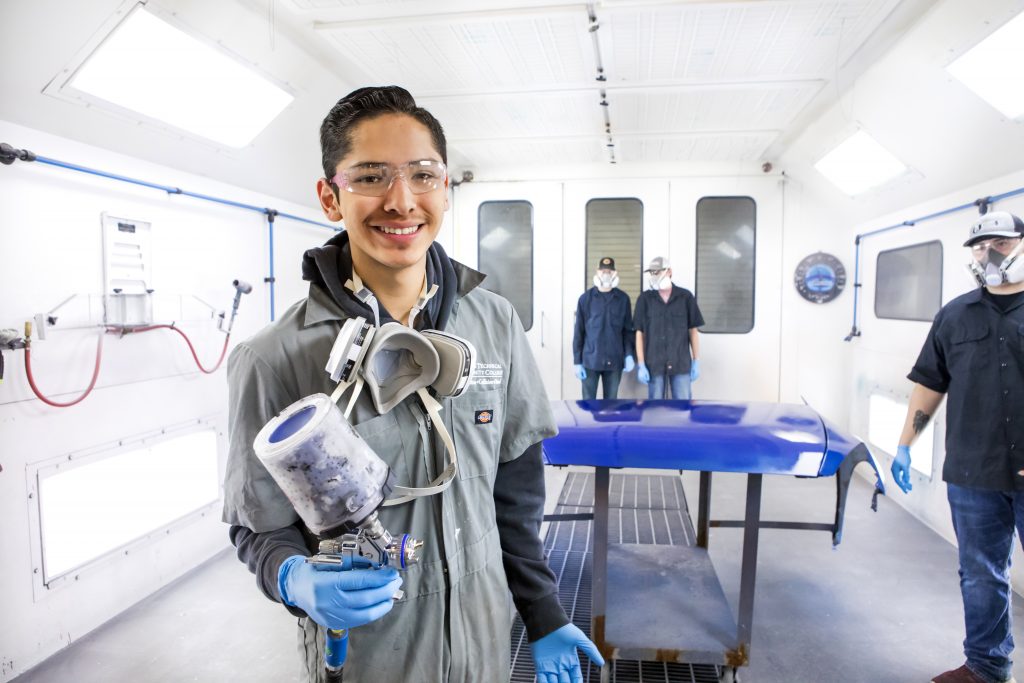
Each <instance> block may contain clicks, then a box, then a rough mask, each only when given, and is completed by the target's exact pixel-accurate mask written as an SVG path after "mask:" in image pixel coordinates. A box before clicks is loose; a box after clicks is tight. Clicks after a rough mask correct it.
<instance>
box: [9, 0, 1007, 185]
mask: <svg viewBox="0 0 1024 683" xmlns="http://www.w3.org/2000/svg"><path fill="white" fill-rule="evenodd" d="M993 1H997V2H998V1H999V0H993ZM1007 1H1009V2H1012V1H1013V0H1007ZM148 4H149V6H150V7H151V8H153V9H154V10H156V11H159V12H162V13H164V14H166V15H168V16H171V17H173V19H174V21H176V22H177V23H179V24H180V25H182V26H184V27H187V28H188V29H189V30H190V31H192V32H193V33H195V34H197V35H200V36H203V37H205V38H207V39H209V40H212V41H216V42H218V43H219V44H221V45H222V46H223V47H224V48H225V49H227V50H229V51H231V52H232V53H234V54H236V55H237V56H238V57H239V58H241V59H242V60H244V61H247V62H249V63H250V64H253V65H254V66H255V68H257V69H259V70H261V71H263V72H265V73H267V74H268V75H270V76H271V77H272V78H274V79H276V80H277V81H279V82H283V83H287V84H288V87H290V88H291V89H292V90H293V91H294V92H295V93H296V100H295V102H293V103H292V105H291V106H289V107H288V108H287V109H286V110H285V112H284V113H282V114H281V115H280V116H279V117H278V118H277V119H276V120H275V121H274V122H273V123H272V124H271V125H270V126H269V127H268V128H267V130H266V131H264V132H263V133H262V134H261V135H260V136H258V137H257V138H256V140H255V141H254V142H253V143H252V145H250V146H249V147H247V148H244V149H242V150H227V149H220V148H217V147H216V146H214V145H212V144H210V143H206V142H201V141H197V140H194V139H192V138H190V137H189V136H187V135H182V134H180V133H179V132H177V131H168V130H163V129H158V128H156V127H154V126H151V125H148V124H146V125H137V126H125V125H124V121H123V119H120V118H117V117H115V116H113V115H111V114H109V113H105V112H102V111H98V110H97V109H96V108H86V107H84V106H83V105H81V104H77V103H73V102H69V101H65V100H63V99H59V98H55V97H52V96H49V95H45V94H43V93H42V91H43V89H44V88H45V87H46V86H47V84H48V83H50V82H51V81H53V80H54V79H62V78H66V73H65V71H64V70H65V69H67V68H68V67H69V65H73V64H74V63H75V60H76V57H79V56H80V55H81V54H82V53H83V52H84V51H87V50H88V49H89V48H90V46H92V45H94V44H96V43H97V42H98V41H99V40H101V39H102V38H103V36H105V35H106V34H107V33H108V32H109V31H110V30H112V28H113V27H114V26H116V23H117V21H118V19H119V18H120V17H122V16H123V13H124V12H126V11H127V10H129V9H130V8H131V7H132V6H133V3H132V2H130V1H126V0H88V1H84V0H83V1H82V2H68V1H67V0H5V1H4V2H0V25H3V26H5V36H6V37H5V41H3V42H2V43H0V64H2V66H0V87H2V92H3V97H2V98H0V119H5V120H9V121H13V122H15V123H19V124H21V125H25V126H29V127H34V128H39V129H42V130H45V131H47V132H52V133H56V134H58V135H63V136H66V137H70V138H74V139H77V140H81V141H84V142H88V143H90V144H95V145H99V146H102V147H107V148H110V149H114V150H115V151H122V152H125V153H128V154H132V155H133V156H139V157H142V158H145V159H148V160H151V161H155V162H158V163H163V164H166V165H170V166H174V167H176V168H181V169H183V170H186V171H190V172H195V173H202V174H206V175H209V176H211V177H215V178H218V179H220V180H225V181H228V182H232V183H235V184H238V185H242V186H245V187H249V188H252V189H255V190H259V191H261V192H266V193H268V194H271V195H276V196H280V197H283V198H286V199H290V200H293V201H296V202H300V203H303V204H312V203H313V201H314V198H313V192H312V189H311V188H312V186H313V183H314V181H315V179H316V177H317V176H318V175H319V174H320V172H321V171H320V168H319V149H318V141H317V132H318V128H319V124H320V121H321V119H322V117H323V115H324V114H325V113H326V112H327V111H328V109H329V108H330V106H331V104H333V102H334V101H336V100H337V99H338V98H339V97H340V96H342V95H344V94H345V93H346V92H348V91H349V90H351V89H353V88H355V87H359V86H362V85H367V84H374V83H380V84H383V83H397V84H400V85H402V86H404V87H406V88H408V89H409V90H410V91H411V92H412V93H413V94H414V95H415V96H416V98H417V100H418V101H419V102H420V103H421V104H422V105H423V106H425V107H427V108H428V109H430V110H431V111H432V112H433V113H434V114H435V115H436V116H437V117H438V118H439V119H440V121H441V122H442V124H443V125H444V127H445V130H446V133H447V135H448V139H449V157H450V162H451V163H450V165H451V166H452V167H453V170H454V171H455V173H456V176H457V175H458V173H459V172H460V171H461V170H466V169H470V170H474V171H475V172H476V173H477V175H478V177H501V174H502V172H503V169H510V168H513V167H515V168H529V167H530V166H531V165H532V166H538V165H542V166H547V165H555V164H557V165H559V166H560V167H567V168H577V169H580V171H579V173H580V175H581V176H583V175H585V174H587V173H588V171H586V170H585V169H596V168H598V167H602V168H603V167H607V166H609V165H610V164H611V162H612V161H614V162H616V166H617V168H618V170H617V172H620V173H629V172H632V171H630V170H629V169H634V170H635V169H642V168H644V167H646V166H649V165H651V164H662V165H665V164H679V165H680V166H682V165H686V166H687V168H693V167H694V165H699V164H702V163H708V164H712V163H720V162H726V163H731V164H734V165H737V167H743V168H747V165H749V169H750V171H751V172H753V171H754V170H755V169H757V168H759V167H760V165H761V162H762V161H764V160H777V159H778V158H779V157H780V156H782V154H783V153H785V152H786V151H787V149H788V146H789V144H790V142H792V141H793V140H795V139H797V138H798V137H799V136H800V135H801V134H802V133H803V132H804V131H805V130H806V129H807V127H808V126H809V125H810V124H811V123H813V122H814V121H815V120H817V119H818V118H819V117H820V116H821V115H822V114H823V112H825V111H827V109H828V107H830V106H831V105H833V104H834V103H835V102H836V101H837V99H838V98H840V97H841V96H842V94H843V93H845V92H847V91H848V90H849V88H850V87H851V84H853V83H854V82H855V81H856V79H857V77H858V76H859V75H861V74H862V73H863V72H864V71H865V70H867V69H868V68H870V67H871V65H872V64H875V63H876V62H877V61H878V60H879V59H881V58H882V57H883V56H884V55H885V54H886V52H887V51H889V50H890V49H891V48H892V47H893V46H894V45H896V44H897V42H898V40H899V39H900V38H901V36H903V34H904V33H905V32H906V30H907V29H908V27H910V26H912V25H914V24H915V23H916V22H918V21H919V20H920V19H921V17H922V16H924V15H925V14H926V12H928V10H930V9H931V8H932V7H933V6H934V5H936V4H937V3H936V1H935V0H728V1H726V0H700V1H697V0H603V1H602V0H595V1H594V2H590V3H583V2H577V3H573V2H564V3H559V4H555V3H545V2H538V1H537V0H472V1H471V0H433V1H431V2H426V1H422V0H218V1H217V2H203V1H202V0H150V2H149V3H148ZM5 142H9V143H10V144H13V145H15V146H16V147H17V146H19V144H18V141H16V140H6V141H5ZM34 151H36V152H37V153H40V154H45V153H46V151H45V150H34ZM69 161H75V162H78V163H83V162H86V161H87V160H69Z"/></svg>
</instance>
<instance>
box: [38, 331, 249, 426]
mask: <svg viewBox="0 0 1024 683" xmlns="http://www.w3.org/2000/svg"><path fill="white" fill-rule="evenodd" d="M160 329H168V330H174V331H175V332H177V333H178V334H180V335H181V336H182V338H183V339H184V340H185V343H186V344H188V350H189V351H191V352H192V358H193V359H194V360H195V362H196V366H197V367H198V368H199V370H200V371H201V372H204V373H206V374H207V375H210V374H213V373H214V372H216V371H217V368H219V367H220V364H221V363H223V362H224V356H225V355H227V352H228V340H229V339H231V335H230V334H228V335H225V337H224V347H223V348H222V349H221V350H220V358H218V359H217V364H216V365H214V366H213V367H212V368H210V369H206V368H204V367H203V364H202V363H200V362H199V356H198V355H197V354H196V349H195V347H194V346H192V340H190V339H189V338H188V335H186V334H185V333H184V332H182V331H181V330H180V329H178V328H177V327H175V326H174V325H149V326H148V327H136V328H134V329H129V330H122V329H119V328H114V329H108V330H107V331H108V332H121V333H123V334H128V333H134V332H149V331H150V330H160ZM31 349H32V345H31V344H26V345H25V376H26V377H27V378H28V385H29V386H30V387H32V393H34V394H35V395H36V398H38V399H39V400H40V401H42V402H43V403H45V404H46V405H48V406H53V407H54V408H67V407H69V406H73V405H75V404H76V403H79V402H81V401H82V399H84V398H85V397H86V396H88V395H89V394H90V393H91V392H92V390H93V387H95V386H96V378H97V377H99V374H100V358H101V357H102V356H103V334H100V338H99V341H97V342H96V364H95V366H94V367H93V370H92V379H91V380H90V381H89V386H88V387H87V388H86V390H85V392H84V393H83V394H82V395H81V396H79V397H78V398H76V399H75V400H73V401H68V402H61V401H54V400H51V399H49V398H46V397H45V396H43V393H42V392H41V391H39V387H37V386H36V381H35V378H34V377H33V376H32V350H31Z"/></svg>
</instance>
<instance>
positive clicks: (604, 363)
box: [572, 256, 635, 399]
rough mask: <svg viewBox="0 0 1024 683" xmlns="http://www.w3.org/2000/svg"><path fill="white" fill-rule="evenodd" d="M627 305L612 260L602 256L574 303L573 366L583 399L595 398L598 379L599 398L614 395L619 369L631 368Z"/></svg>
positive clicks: (627, 300)
mask: <svg viewBox="0 0 1024 683" xmlns="http://www.w3.org/2000/svg"><path fill="white" fill-rule="evenodd" d="M630 308H631V305H630V301H629V295H627V294H626V293H625V292H623V291H622V290H621V289H619V275H618V272H617V271H616V270H615V259H613V258H611V257H610V256H605V257H604V258H602V259H601V260H600V261H599V262H598V265H597V273H596V274H595V275H594V286H593V287H591V288H590V289H588V290H587V291H585V292H584V293H583V294H581V295H580V298H579V301H578V302H577V304H576V327H575V331H574V333H573V337H572V355H573V363H574V365H573V369H574V370H575V374H576V379H578V380H580V381H581V382H582V383H583V398H584V399H592V398H597V382H598V380H600V381H601V385H602V388H603V398H607V399H612V398H618V396H619V380H620V379H622V373H623V371H625V372H629V371H630V370H632V369H633V367H634V365H635V361H634V360H633V316H632V315H631V313H630Z"/></svg>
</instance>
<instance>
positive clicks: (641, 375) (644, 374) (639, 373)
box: [636, 363, 651, 384]
mask: <svg viewBox="0 0 1024 683" xmlns="http://www.w3.org/2000/svg"><path fill="white" fill-rule="evenodd" d="M636 378H637V379H638V380H640V383H641V384H647V383H648V382H650V381H651V371H650V370H648V369H647V364H646V363H640V364H639V365H637V366H636Z"/></svg>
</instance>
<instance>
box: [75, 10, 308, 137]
mask: <svg viewBox="0 0 1024 683" xmlns="http://www.w3.org/2000/svg"><path fill="white" fill-rule="evenodd" d="M61 94H62V95H65V96H70V97H76V98H81V99H83V100H85V101H87V102H89V103H91V104H95V105H97V106H99V107H101V108H104V109H108V110H111V111H116V112H119V113H123V114H128V115H132V116H137V117H141V118H142V119H144V120H148V121H150V122H154V123H155V122H159V123H163V124H169V125H170V126H173V127H174V128H177V129H179V130H183V131H186V132H188V133H191V134H193V135H197V136H199V137H203V138H206V139H209V140H213V141H215V142H219V143H221V144H224V145H227V146H230V147H245V146H246V145H248V144H249V143H250V142H251V141H252V140H253V138H255V137H256V135H258V134H259V133H260V132H261V131H262V130H263V129H264V128H266V127H267V125H269V124H270V122H271V121H272V120H274V118H275V117H276V116H277V115H278V114H280V113H281V111H282V110H283V109H284V108H285V107H286V106H288V104H289V103H290V102H291V101H292V99H293V96H292V95H291V93H288V92H286V91H285V90H283V89H282V88H280V87H278V86H277V85H275V84H274V83H271V82H270V81H269V80H267V79H266V78H265V77H263V76H262V75H261V74H259V73H257V72H256V71H255V70H253V69H252V68H250V67H248V66H247V65H245V64H243V63H241V62H240V61H238V60H237V59H235V58H234V57H233V56H231V55H229V54H227V53H225V52H224V51H223V50H220V49H218V48H217V47H214V46H213V45H210V44H209V43H207V42H205V41H203V40H200V39H198V38H196V37H193V36H191V35H189V34H188V33H186V32H185V31H183V30H181V29H179V28H178V27H177V26H173V25H171V24H170V23H168V22H166V21H164V20H163V19H161V18H159V17H157V16H155V15H154V14H151V13H150V12H148V11H147V10H145V9H142V8H141V7H140V8H138V9H136V10H134V11H133V12H132V13H131V14H129V15H128V17H127V18H126V19H125V20H124V21H123V22H121V23H120V24H119V25H118V26H117V28H116V29H114V31H113V32H112V33H111V34H110V35H109V36H108V37H107V38H106V39H105V40H104V41H103V42H102V43H100V45H99V46H98V47H97V48H96V49H95V50H94V51H93V52H92V53H91V54H90V55H89V56H88V57H87V58H86V59H85V61H84V63H83V64H82V65H81V66H80V67H78V68H77V69H76V70H75V72H74V76H73V77H72V78H71V80H70V81H69V82H68V83H66V84H65V85H63V86H62V88H61Z"/></svg>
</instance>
